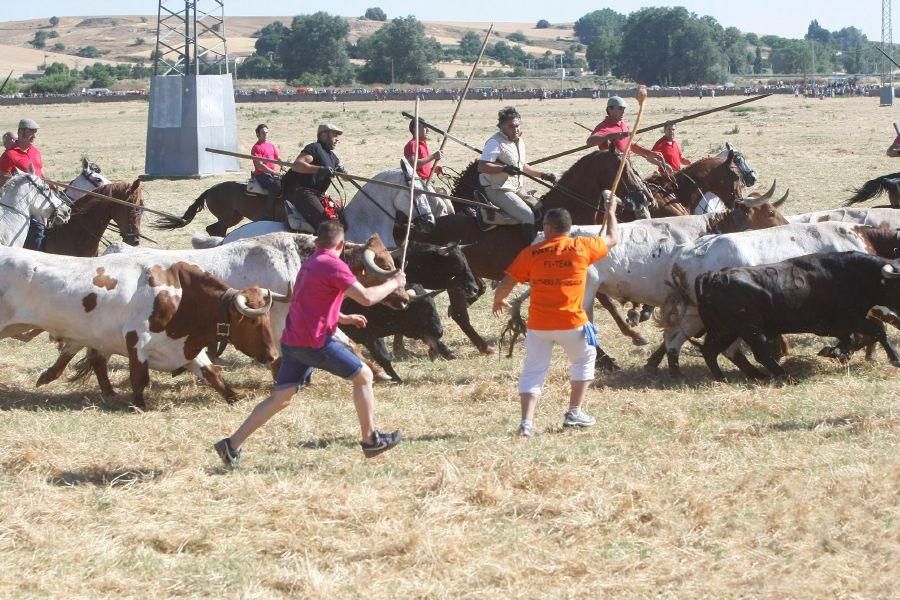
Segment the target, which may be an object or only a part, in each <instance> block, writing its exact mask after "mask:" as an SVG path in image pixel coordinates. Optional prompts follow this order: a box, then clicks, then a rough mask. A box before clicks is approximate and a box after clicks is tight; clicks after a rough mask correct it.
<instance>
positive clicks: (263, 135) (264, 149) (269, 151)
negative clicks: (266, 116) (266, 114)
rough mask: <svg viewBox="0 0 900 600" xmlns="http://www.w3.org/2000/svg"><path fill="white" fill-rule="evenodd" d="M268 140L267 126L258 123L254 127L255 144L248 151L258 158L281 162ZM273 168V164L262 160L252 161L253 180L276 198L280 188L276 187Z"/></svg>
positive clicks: (276, 181)
mask: <svg viewBox="0 0 900 600" xmlns="http://www.w3.org/2000/svg"><path fill="white" fill-rule="evenodd" d="M268 139H269V126H268V125H266V124H265V123H260V124H259V125H257V126H256V143H255V144H253V147H252V148H251V149H250V154H252V155H253V156H259V157H260V158H268V159H274V160H281V157H279V156H278V149H277V148H275V146H274V145H273V144H272V143H270V142H269V141H268ZM275 166H276V165H275V163H271V162H266V161H264V160H254V161H253V179H255V180H256V181H257V182H259V185H261V186H262V187H263V189H265V190H266V191H267V192H269V194H271V195H272V196H277V195H278V192H279V191H280V189H281V186H279V185H278V171H276V170H275Z"/></svg>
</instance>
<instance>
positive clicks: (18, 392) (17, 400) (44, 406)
mask: <svg viewBox="0 0 900 600" xmlns="http://www.w3.org/2000/svg"><path fill="white" fill-rule="evenodd" d="M128 399H129V396H128V395H126V394H119V395H117V396H112V397H109V398H105V397H103V396H102V395H101V394H100V392H99V391H85V390H70V391H65V392H62V393H52V392H47V391H44V390H22V389H18V388H13V387H10V386H7V385H0V411H4V410H84V409H86V408H90V409H96V410H101V411H106V412H126V411H129V410H131V407H130V406H129V404H128Z"/></svg>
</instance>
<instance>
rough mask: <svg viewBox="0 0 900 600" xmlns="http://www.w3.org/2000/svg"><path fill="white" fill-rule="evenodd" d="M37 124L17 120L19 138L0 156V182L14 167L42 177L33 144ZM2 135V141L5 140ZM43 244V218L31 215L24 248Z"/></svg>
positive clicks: (38, 155) (41, 167)
mask: <svg viewBox="0 0 900 600" xmlns="http://www.w3.org/2000/svg"><path fill="white" fill-rule="evenodd" d="M37 132H38V124H37V123H36V122H35V121H33V120H32V119H22V120H21V121H19V139H18V141H17V142H16V144H15V145H14V146H12V147H10V148H7V150H6V151H5V152H4V153H3V155H2V156H0V184H3V183H5V182H6V181H7V180H8V179H9V178H10V176H12V175H13V174H15V172H16V169H19V170H20V171H25V172H26V173H27V172H29V171H31V172H33V173H34V174H35V175H37V176H38V177H40V178H41V179H43V178H44V159H43V157H41V151H40V150H38V147H37V146H35V145H34V139H35V138H36V137H37ZM5 137H6V136H4V142H5ZM43 245H44V220H43V219H41V218H40V217H31V222H30V224H29V227H28V236H27V237H26V238H25V248H28V249H29V250H40V249H41V247H42V246H43Z"/></svg>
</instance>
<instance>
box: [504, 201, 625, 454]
mask: <svg viewBox="0 0 900 600" xmlns="http://www.w3.org/2000/svg"><path fill="white" fill-rule="evenodd" d="M606 194H608V192H606ZM605 209H606V214H608V215H609V222H608V225H609V228H608V230H607V232H606V234H605V235H602V236H598V237H595V238H587V237H575V238H572V237H569V230H570V229H571V228H572V216H571V215H570V214H569V212H568V211H567V210H565V209H564V208H554V209H550V210H548V211H547V214H546V215H545V216H544V241H543V242H537V243H535V244H534V245H532V246H528V247H526V248H524V249H523V250H522V251H521V252H520V253H519V255H518V256H517V257H516V258H515V260H513V262H512V263H511V264H510V265H509V266H508V267H507V268H506V276H505V277H504V278H503V281H501V282H500V285H499V286H497V291H496V292H495V293H494V306H493V312H494V315H495V316H497V317H499V316H501V315H502V314H503V309H504V308H507V307H509V303H508V302H507V301H506V297H507V296H508V295H509V293H510V292H511V291H512V290H513V288H514V287H515V285H516V283H517V282H518V283H526V282H527V283H530V284H531V300H530V305H529V308H528V335H527V336H526V337H525V362H524V364H523V365H522V375H521V376H520V378H519V400H520V402H521V407H522V423H521V424H520V425H519V435H521V436H522V437H531V435H533V433H534V409H535V406H536V405H537V400H538V397H540V395H541V391H542V390H543V386H544V379H545V378H546V377H547V370H548V369H549V367H550V359H551V357H552V353H553V346H554V345H556V344H559V345H560V346H562V347H563V349H564V350H565V351H566V355H567V356H568V357H569V362H570V364H571V367H570V374H569V380H570V384H571V393H570V395H569V409H568V410H567V411H566V413H565V415H564V416H563V426H564V427H590V426H591V425H593V424H594V423H596V419H594V417H592V416H590V415H588V414H587V413H585V412H584V411H583V410H582V408H581V407H582V405H583V404H584V398H585V395H586V394H587V389H588V386H589V385H590V383H591V381H592V380H593V379H594V360H595V358H596V356H597V354H596V349H595V348H594V343H592V340H594V338H595V336H596V330H595V329H593V325H591V324H590V323H589V322H588V318H587V314H585V312H584V308H583V306H582V303H583V298H584V288H585V277H586V275H587V270H588V268H589V267H590V266H591V265H592V264H593V263H594V262H596V261H598V260H600V259H601V258H603V257H605V256H606V254H607V252H608V251H609V249H610V248H612V247H613V246H615V245H616V244H617V243H618V241H619V226H618V222H617V221H616V198H615V197H614V196H610V197H609V198H608V199H607V200H606V205H605ZM589 334H590V335H589Z"/></svg>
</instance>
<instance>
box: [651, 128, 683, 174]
mask: <svg viewBox="0 0 900 600" xmlns="http://www.w3.org/2000/svg"><path fill="white" fill-rule="evenodd" d="M653 151H654V152H659V153H660V154H662V156H663V159H664V160H665V161H666V164H667V165H669V166H670V167H672V168H673V169H675V170H676V171H680V170H681V168H682V167H686V166H688V165H689V164H691V161H689V160H688V159H686V158H685V157H684V154H682V153H681V146H679V145H678V142H676V141H675V123H672V122H668V123H666V124H665V126H664V127H663V136H662V137H661V138H659V139H658V140H657V141H656V143H655V144H653ZM659 172H660V173H662V172H663V169H662V167H660V168H659Z"/></svg>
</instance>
